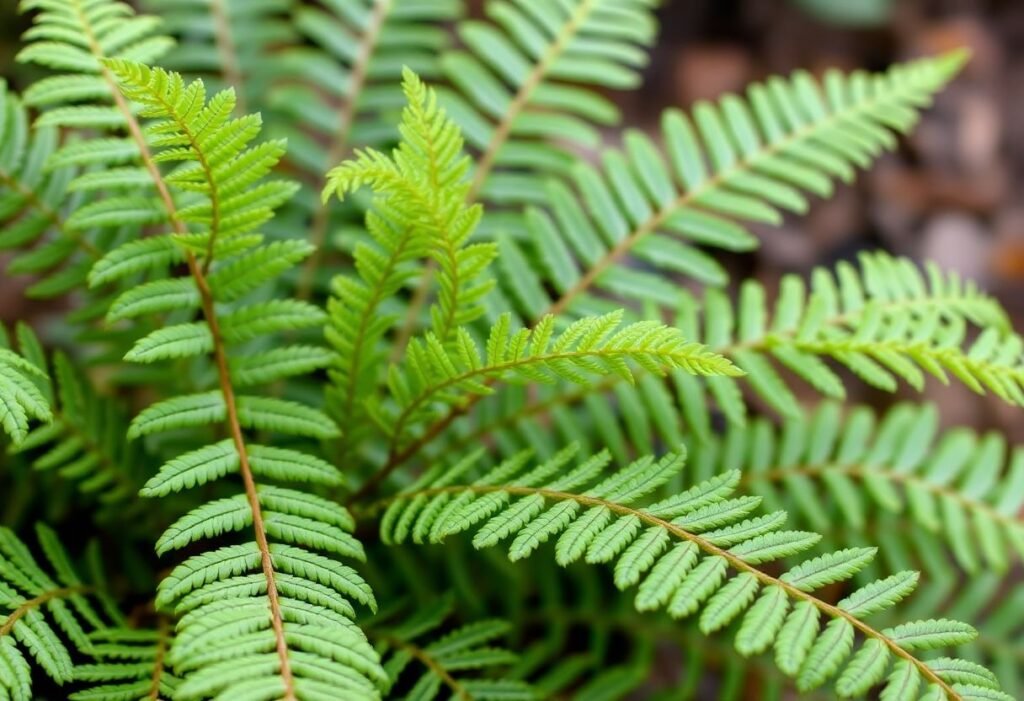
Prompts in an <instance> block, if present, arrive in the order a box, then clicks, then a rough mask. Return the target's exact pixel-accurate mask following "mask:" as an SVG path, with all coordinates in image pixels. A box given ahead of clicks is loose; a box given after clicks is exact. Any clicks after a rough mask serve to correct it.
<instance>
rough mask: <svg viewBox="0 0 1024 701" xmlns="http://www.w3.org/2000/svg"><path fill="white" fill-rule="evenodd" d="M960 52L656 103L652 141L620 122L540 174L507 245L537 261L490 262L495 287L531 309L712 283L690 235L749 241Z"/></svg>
mask: <svg viewBox="0 0 1024 701" xmlns="http://www.w3.org/2000/svg"><path fill="white" fill-rule="evenodd" d="M962 62H963V55H962V54H960V53H955V54H950V55H947V56H942V57H938V58H928V59H923V60H920V61H917V62H914V63H909V64H906V65H900V66H897V67H895V68H893V69H891V70H890V71H889V72H888V73H885V74H883V75H876V76H869V75H867V74H865V73H853V74H850V75H844V74H842V73H839V72H837V71H832V72H829V73H828V74H827V75H826V77H825V79H824V81H823V82H822V83H821V84H819V83H818V82H817V81H816V80H815V79H814V78H812V77H811V76H810V75H809V74H807V73H796V74H794V75H793V76H792V77H791V78H790V79H782V78H773V79H771V80H769V81H768V82H767V83H765V84H755V85H753V86H751V88H750V89H749V90H748V93H747V96H746V98H740V97H737V96H728V97H725V98H723V99H722V100H721V101H720V102H719V103H718V104H716V105H713V104H711V103H699V104H698V105H697V106H696V107H695V108H694V113H693V117H692V121H691V118H689V117H687V116H686V115H684V114H683V113H682V112H680V111H678V110H670V111H668V112H666V113H665V115H664V117H663V120H662V131H663V140H664V146H663V147H662V148H658V147H656V146H655V145H654V144H653V143H652V142H651V141H650V139H648V138H647V137H646V136H644V135H642V134H640V133H638V132H630V133H629V134H628V136H627V138H626V144H625V150H624V152H619V151H609V152H607V153H605V154H604V156H603V157H602V163H601V167H600V169H598V168H596V167H593V166H591V165H589V164H586V163H577V164H576V165H574V166H573V167H572V169H571V175H570V178H569V180H570V181H571V183H572V186H570V185H568V184H566V182H564V180H563V179H555V180H552V181H551V182H550V183H549V184H548V185H547V188H546V190H547V192H546V198H545V202H546V204H545V206H542V207H536V208H532V209H530V210H529V211H528V212H527V223H528V228H529V234H530V238H531V240H532V245H531V249H532V250H531V251H519V252H518V253H517V254H516V255H515V258H521V259H523V260H536V261H538V262H539V263H540V268H541V269H540V272H541V274H540V275H538V274H537V273H536V272H535V269H534V266H529V265H510V266H508V267H507V268H504V267H503V268H502V271H503V273H504V275H503V278H502V279H503V286H502V289H503V290H504V291H505V292H506V294H507V295H508V297H509V298H510V299H511V300H513V301H514V302H515V303H516V305H517V308H518V310H519V311H520V313H521V314H523V316H524V317H525V318H527V319H531V320H532V319H537V318H539V317H541V316H542V315H543V314H545V313H547V312H549V311H554V312H568V313H575V314H579V313H587V312H589V311H590V310H592V308H593V305H594V304H595V303H596V302H597V300H595V299H594V297H608V296H610V297H613V298H615V299H626V300H640V301H644V302H656V303H658V304H661V305H665V306H675V305H676V304H677V303H678V300H679V286H677V285H674V284H673V283H672V282H671V280H669V279H666V277H665V276H667V275H674V274H681V275H683V276H686V277H689V278H695V279H698V280H701V281H703V282H706V283H712V284H722V283H724V282H725V280H726V275H725V272H724V269H723V268H721V267H720V266H719V264H718V263H717V262H716V261H715V260H714V259H713V258H712V257H710V256H709V255H707V253H705V252H704V251H702V250H700V249H699V248H697V245H708V246H714V247H717V248H724V249H728V250H749V249H751V248H754V247H755V246H756V245H757V239H756V238H754V236H753V235H752V234H751V233H750V232H749V231H748V229H747V228H746V224H747V223H748V222H762V223H778V222H779V221H781V215H780V213H779V210H780V209H784V210H790V211H796V212H802V211H804V210H805V209H806V208H807V206H808V204H807V196H806V194H805V193H811V194H817V195H828V194H829V193H830V192H831V190H832V179H833V178H840V179H843V180H850V179H852V178H853V177H854V173H855V169H856V168H857V167H863V166H866V165H868V164H869V163H870V161H871V160H872V159H873V158H874V157H875V156H876V155H877V154H878V153H879V152H881V151H882V150H884V149H886V148H891V147H892V146H893V145H894V144H895V143H896V139H895V137H894V136H893V132H894V131H895V132H905V131H907V130H909V129H910V127H911V126H913V124H914V123H915V122H916V120H917V117H918V109H919V108H920V107H922V106H923V105H925V104H927V103H928V102H929V100H930V97H931V95H932V94H934V93H935V92H936V91H937V90H938V89H939V88H940V87H942V85H943V84H944V83H945V82H946V81H947V80H948V79H949V78H950V77H951V76H952V75H953V74H954V73H955V72H956V70H957V68H958V67H959V66H960V64H961V63H962ZM694 124H695V125H696V126H694ZM662 151H663V152H664V153H665V157H663V156H661V155H659V154H660V153H661V152H662ZM507 245H508V247H509V248H510V249H511V248H514V247H517V246H518V244H513V243H512V242H511V241H508V242H507ZM634 257H635V258H636V259H638V261H639V262H640V263H642V264H643V265H642V267H639V268H638V266H637V265H635V264H634V263H635V261H633V260H632V259H633V258H634ZM507 259H509V256H506V255H505V253H504V252H503V254H502V260H507ZM645 267H646V268H649V269H644V268H645ZM547 287H550V288H552V289H554V290H555V291H556V294H555V296H554V299H553V300H552V299H551V297H550V296H549V295H548V294H547V293H546V292H545V290H546V288H547Z"/></svg>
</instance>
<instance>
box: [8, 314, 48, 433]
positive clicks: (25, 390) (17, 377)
mask: <svg viewBox="0 0 1024 701" xmlns="http://www.w3.org/2000/svg"><path fill="white" fill-rule="evenodd" d="M22 332H23V333H22ZM26 334H27V335H26ZM19 336H20V339H19V340H21V345H22V354H21V355H19V354H18V353H17V352H15V351H14V350H12V349H11V348H10V347H8V346H9V344H8V339H7V333H6V332H5V331H4V330H3V328H2V327H0V426H2V427H3V432H4V433H6V434H7V435H8V436H9V437H10V438H11V440H13V441H14V443H15V444H20V443H21V442H22V441H24V440H25V439H26V438H27V437H28V435H29V421H30V420H32V419H38V420H39V421H46V422H48V421H51V420H52V419H53V414H52V412H51V411H50V402H49V400H48V399H47V396H46V392H48V390H49V377H48V375H47V374H46V370H45V369H44V367H43V366H41V364H40V359H39V358H30V357H26V356H27V355H28V354H29V353H31V352H32V350H33V349H34V347H35V346H34V345H33V342H36V341H35V337H34V336H33V335H32V334H31V331H29V330H28V328H27V327H20V328H19Z"/></svg>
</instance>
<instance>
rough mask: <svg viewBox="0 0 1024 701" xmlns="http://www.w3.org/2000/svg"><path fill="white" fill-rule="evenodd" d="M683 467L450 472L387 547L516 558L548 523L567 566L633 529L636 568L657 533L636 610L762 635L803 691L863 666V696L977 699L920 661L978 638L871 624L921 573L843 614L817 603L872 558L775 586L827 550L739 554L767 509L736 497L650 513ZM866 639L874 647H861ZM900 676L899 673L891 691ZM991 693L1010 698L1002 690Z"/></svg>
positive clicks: (790, 544) (427, 484)
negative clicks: (924, 691)
mask: <svg viewBox="0 0 1024 701" xmlns="http://www.w3.org/2000/svg"><path fill="white" fill-rule="evenodd" d="M683 462H684V459H683V456H682V455H672V454H670V455H667V456H665V457H664V458H663V459H661V460H654V459H653V458H650V457H648V458H643V459H641V460H638V461H636V462H634V463H633V464H631V465H630V466H628V467H626V468H623V469H622V470H620V471H619V472H615V473H612V474H611V475H608V476H603V477H602V476H599V475H596V474H595V473H594V470H593V467H592V466H591V465H590V464H588V463H587V462H584V463H583V464H581V465H580V466H579V467H578V468H577V469H576V470H570V471H568V472H566V471H565V470H564V469H561V468H560V465H559V463H558V461H549V462H547V463H541V464H540V465H538V466H537V467H534V468H532V469H529V470H527V471H525V472H523V471H522V470H521V467H520V465H521V464H522V461H520V463H519V465H516V464H514V463H511V464H510V463H506V464H502V465H499V466H498V467H497V468H495V469H494V470H493V471H491V472H490V473H487V474H485V475H484V476H483V477H482V478H480V479H478V480H476V481H469V480H466V479H465V478H464V477H463V476H462V474H459V475H454V476H453V474H452V473H450V472H449V471H446V470H444V469H443V468H442V467H438V468H436V469H435V470H433V471H431V472H429V473H427V474H426V475H425V476H424V477H423V478H421V479H420V480H418V481H417V482H416V483H415V484H413V485H412V486H410V487H409V488H408V489H406V490H404V491H403V492H402V493H400V494H399V495H398V496H397V497H395V498H394V499H393V500H391V503H390V505H389V507H388V509H387V511H386V512H385V514H384V516H383V519H382V522H381V536H382V538H383V539H384V540H385V542H388V543H401V542H404V541H405V540H407V539H408V538H409V536H410V533H415V532H420V533H427V532H428V533H429V534H430V540H431V541H434V542H436V541H439V540H442V539H444V538H445V537H447V536H450V535H453V534H455V533H460V532H464V531H474V532H475V533H476V535H475V537H474V545H475V546H476V547H487V546H490V545H493V544H496V543H497V542H499V541H501V540H504V539H506V538H509V537H512V536H513V535H514V536H515V537H514V538H513V543H512V546H511V550H510V554H515V553H517V551H516V548H517V543H518V542H519V541H520V540H521V539H522V538H523V537H525V534H526V533H528V532H530V529H531V528H532V526H533V524H535V523H538V522H540V523H543V524H544V525H543V527H542V528H541V529H540V531H538V532H539V533H542V537H541V538H540V540H541V541H544V540H547V539H557V540H556V544H555V552H556V557H557V559H558V561H559V563H560V564H562V565H567V564H569V563H570V562H573V561H575V560H578V559H580V558H583V557H584V555H589V554H590V552H592V551H594V550H595V549H600V548H601V547H602V542H603V541H605V540H606V539H605V538H603V536H604V534H606V533H608V532H609V531H612V532H622V531H623V524H624V523H636V527H634V528H631V529H629V535H628V536H625V537H619V536H615V537H613V538H612V539H611V540H613V541H614V542H615V546H614V548H613V549H612V553H613V554H612V558H613V559H614V558H617V557H619V556H621V557H622V558H623V559H625V558H626V557H627V556H626V554H625V553H626V552H629V551H630V550H632V549H635V548H651V547H652V544H651V543H650V542H647V541H646V540H645V539H644V538H642V537H641V534H643V533H645V532H646V533H650V532H651V531H662V532H664V533H666V534H667V536H668V538H666V539H662V541H661V542H660V544H659V545H657V546H655V548H656V549H655V551H654V553H655V557H653V558H637V557H635V556H633V557H632V558H631V562H632V563H633V564H632V565H631V567H632V568H634V569H636V572H635V573H634V575H632V576H619V577H617V580H618V581H619V582H620V583H622V584H625V583H626V582H630V581H639V589H638V594H637V600H636V605H637V607H638V608H640V609H647V608H651V609H656V608H665V609H667V611H668V613H669V615H670V616H673V617H675V618H685V617H687V616H689V615H692V614H695V613H698V612H699V613H700V623H701V628H702V629H703V630H705V631H706V632H707V631H713V630H717V629H719V628H721V627H723V626H725V625H726V624H728V623H730V622H732V621H734V620H741V621H742V622H741V628H742V627H746V628H748V629H749V628H754V629H756V630H758V632H759V635H758V636H757V637H756V638H754V637H751V636H750V635H746V636H745V637H741V638H740V639H739V640H738V643H739V642H740V641H742V645H743V648H744V650H746V651H747V652H748V653H759V652H762V651H764V650H765V649H767V648H768V647H769V646H774V648H775V656H776V660H777V663H778V665H779V667H780V669H782V670H783V671H784V672H786V673H787V674H789V675H791V676H794V677H795V678H796V682H797V686H798V687H799V688H800V689H802V690H810V689H814V688H817V687H819V686H821V685H822V684H824V683H825V682H826V681H828V680H830V679H832V678H834V677H839V678H845V679H847V680H849V679H850V676H851V674H853V673H851V672H849V669H850V668H851V667H853V669H854V670H856V674H857V680H858V683H860V684H861V685H863V686H864V687H865V688H869V687H874V686H875V685H882V686H884V688H885V691H883V693H884V694H891V693H894V689H895V690H898V689H899V688H900V685H901V684H906V683H910V682H908V681H902V680H904V678H906V679H908V680H912V681H913V683H914V684H918V685H921V686H922V687H923V688H928V689H931V691H934V692H935V693H936V694H937V695H938V697H940V698H943V697H944V698H958V697H959V696H958V695H959V694H961V693H966V694H968V696H969V694H970V693H971V690H970V688H969V687H968V686H965V685H963V684H960V683H957V682H952V681H948V680H947V679H948V678H944V676H945V674H944V673H943V674H940V673H938V672H936V671H935V670H933V669H931V668H930V667H929V666H928V665H927V663H926V661H925V660H924V658H920V657H917V656H915V654H914V650H915V649H918V648H917V646H919V645H920V646H922V647H924V648H927V647H930V646H932V645H935V646H942V645H944V644H960V643H962V642H964V641H965V640H966V638H967V637H972V638H973V636H974V635H975V632H974V631H973V629H972V628H970V626H966V625H965V624H961V623H955V622H945V621H936V620H928V621H917V622H909V623H904V624H903V625H902V626H897V627H894V628H889V629H885V630H883V631H879V630H877V629H876V628H874V627H872V626H871V625H869V624H867V623H865V622H864V619H865V618H867V617H869V616H871V615H873V614H877V613H879V612H880V611H885V610H887V609H888V608H890V607H891V606H892V605H893V604H895V603H896V602H897V601H898V600H900V599H901V598H903V597H904V596H906V595H907V594H909V593H910V592H911V591H912V590H913V588H914V585H915V584H916V579H917V577H916V573H904V574H901V575H899V576H897V577H896V578H890V579H889V580H883V581H877V582H873V583H869V584H867V585H866V586H865V587H863V588H860V589H857V590H855V591H853V592H852V593H850V594H849V595H848V596H847V597H846V598H845V599H843V600H842V601H840V602H838V603H837V604H831V603H828V602H827V601H826V600H825V599H824V598H822V597H821V596H820V595H818V594H815V593H813V592H815V591H817V590H818V589H820V588H821V587H822V586H825V585H828V584H830V583H835V582H838V581H843V580H846V579H849V578H850V577H852V576H853V575H855V574H856V573H857V572H858V571H859V570H860V569H861V568H862V567H863V566H864V565H865V564H866V563H867V561H868V560H869V559H870V556H871V554H872V553H870V552H866V551H852V552H851V551H847V552H841V553H833V554H831V555H829V556H827V559H825V560H823V559H815V560H810V561H807V562H805V563H803V564H802V565H798V566H797V567H796V568H795V569H791V570H790V571H789V572H788V573H786V574H784V575H782V576H781V577H776V576H774V575H771V574H768V573H767V572H766V571H765V569H764V568H763V567H762V566H763V565H765V564H767V563H771V562H772V561H775V560H779V559H782V558H788V557H791V556H792V555H794V554H796V553H799V552H801V551H804V550H806V549H807V548H809V547H811V546H812V545H814V543H815V542H817V540H818V538H819V537H818V536H817V535H815V534H813V533H806V532H802V531H785V530H779V525H780V524H774V525H773V526H772V527H770V528H767V529H763V530H761V531H759V533H758V534H757V535H753V537H749V538H746V539H744V540H742V541H739V542H737V541H736V539H735V538H734V537H733V535H734V528H735V526H736V524H739V523H740V522H741V521H742V519H744V517H745V516H746V515H747V514H749V513H750V512H751V511H752V510H753V509H754V508H755V507H756V506H757V500H754V501H752V502H748V501H745V500H743V499H742V498H739V499H737V498H729V492H728V491H726V492H725V493H720V496H719V497H718V499H717V500H716V501H712V502H710V503H707V504H706V505H704V506H701V507H699V508H693V506H692V503H693V498H692V496H691V495H683V497H672V496H670V497H668V498H665V499H661V500H659V501H655V502H654V503H645V502H648V501H649V500H646V499H644V498H643V497H644V496H645V495H646V494H649V493H650V492H652V491H653V490H655V489H657V487H658V486H659V485H661V484H664V483H666V482H667V481H669V480H671V479H672V478H673V477H674V476H675V475H676V474H677V473H678V472H679V470H680V469H681V467H682V465H683ZM462 469H463V470H464V469H465V468H462ZM707 489H708V490H713V489H716V488H715V487H713V486H708V487H707ZM730 491H731V490H730ZM697 501H698V503H699V502H700V501H701V500H700V499H698V500H697ZM566 503H573V504H576V505H577V506H576V509H575V511H576V513H574V514H573V516H572V518H570V519H568V520H566V521H564V522H561V523H559V524H558V525H557V526H551V525H550V524H551V523H552V521H551V520H545V516H546V515H547V514H550V513H551V512H552V511H554V510H558V509H561V508H562V505H563V504H566ZM516 556H518V554H517V555H516ZM637 568H638V569H637ZM618 574H619V573H618V572H617V575H618ZM620 585H621V584H620ZM779 590H781V591H782V595H780V594H779V593H778V591H779ZM755 602H756V603H755ZM762 602H763V603H762ZM780 612H784V613H782V614H781V615H780ZM741 617H742V619H741ZM748 618H750V620H751V621H752V622H751V623H750V624H747V623H746V621H747V619H748ZM823 619H824V621H825V625H824V626H822V621H823ZM769 626H770V627H769ZM858 637H862V638H863V640H864V642H862V643H858V642H857V638H858ZM867 641H877V642H875V643H872V646H877V645H881V646H882V647H883V648H884V649H885V650H886V652H887V653H888V655H889V656H890V657H891V664H884V665H870V666H866V665H863V664H861V661H860V660H861V659H862V657H861V655H862V652H861V651H862V650H864V649H867V648H865V647H862V645H866V644H867ZM851 656H852V659H851ZM890 668H892V669H893V674H892V675H890V676H889V678H888V679H886V674H887V673H888V672H889V670H890ZM908 668H909V671H907V670H908ZM984 693H987V694H991V695H992V696H993V697H994V698H1005V699H1008V698H1009V697H1008V696H1006V695H1005V694H1003V693H1002V692H1000V691H999V690H998V687H997V686H996V685H995V683H994V682H992V681H991V680H990V681H989V685H988V688H987V690H986V691H985V692H984Z"/></svg>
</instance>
